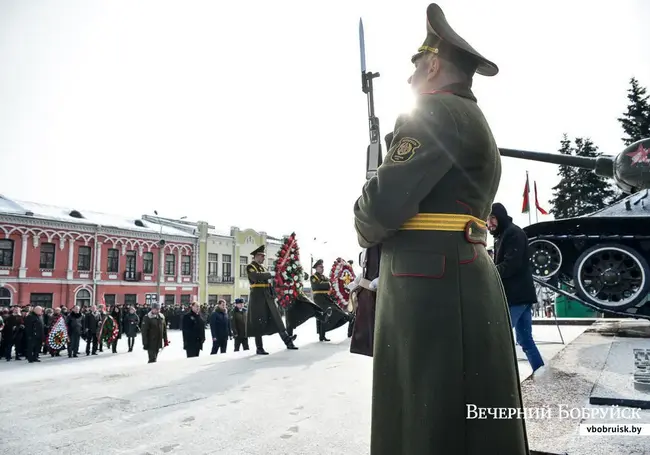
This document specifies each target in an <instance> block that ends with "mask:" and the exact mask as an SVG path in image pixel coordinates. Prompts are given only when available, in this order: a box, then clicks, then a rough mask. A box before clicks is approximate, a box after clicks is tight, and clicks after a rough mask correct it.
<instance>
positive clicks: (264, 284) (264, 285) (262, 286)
mask: <svg viewBox="0 0 650 455" xmlns="http://www.w3.org/2000/svg"><path fill="white" fill-rule="evenodd" d="M269 286H270V284H268V283H255V284H251V287H252V288H268V287H269Z"/></svg>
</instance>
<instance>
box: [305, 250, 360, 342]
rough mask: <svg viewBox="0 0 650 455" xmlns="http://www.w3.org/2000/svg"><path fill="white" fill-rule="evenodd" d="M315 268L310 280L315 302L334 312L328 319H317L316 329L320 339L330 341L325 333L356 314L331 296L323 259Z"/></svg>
mask: <svg viewBox="0 0 650 455" xmlns="http://www.w3.org/2000/svg"><path fill="white" fill-rule="evenodd" d="M313 268H314V269H315V270H316V271H315V272H314V274H313V275H312V276H311V278H310V280H309V281H310V283H311V291H312V294H314V303H316V305H318V306H319V307H321V309H322V310H323V311H331V313H332V315H331V316H330V317H329V319H328V320H327V321H322V320H320V319H317V320H316V330H317V331H318V337H319V340H320V341H330V340H329V339H327V338H326V337H325V334H326V333H327V332H330V331H332V330H334V329H338V328H339V327H341V326H342V325H343V324H345V323H346V322H349V321H351V320H352V319H353V317H354V316H353V315H352V314H351V313H348V312H346V311H344V310H343V309H341V307H340V306H338V305H337V304H336V303H335V302H334V300H333V299H332V297H331V296H330V290H331V289H332V285H331V283H330V280H329V278H327V277H326V276H325V275H323V260H322V259H319V260H317V261H316V262H315V263H314V266H313ZM328 308H329V310H328Z"/></svg>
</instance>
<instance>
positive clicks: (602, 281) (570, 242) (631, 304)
mask: <svg viewBox="0 0 650 455" xmlns="http://www.w3.org/2000/svg"><path fill="white" fill-rule="evenodd" d="M499 151H500V153H501V155H502V156H505V157H512V158H520V159H525V160H530V161H539V162H544V163H553V164H559V165H564V166H572V167H577V168H582V169H590V170H592V171H594V172H595V173H596V174H597V175H599V176H601V177H606V178H612V179H614V181H615V182H616V184H617V185H618V187H619V188H621V190H623V192H625V193H632V194H631V195H630V196H628V197H627V198H625V199H623V200H620V201H617V202H615V203H614V204H612V205H610V206H608V207H605V208H604V209H601V210H599V211H597V212H595V213H591V214H588V215H584V216H579V217H575V218H568V219H560V220H553V221H543V222H541V223H536V224H533V225H530V226H527V227H525V228H524V231H525V232H526V235H527V236H528V254H529V258H530V262H531V265H532V268H533V274H534V275H535V281H536V282H537V283H538V284H539V285H540V286H543V287H546V288H549V289H552V290H553V291H554V292H557V293H560V294H563V295H565V296H567V297H571V298H573V299H574V300H577V301H578V302H580V303H582V304H583V305H586V306H588V307H590V308H592V309H595V310H597V311H600V312H603V313H608V314H612V315H618V316H622V315H627V316H633V317H640V318H645V319H650V266H649V263H650V229H648V226H650V191H649V189H650V156H649V155H650V139H643V140H641V141H638V142H635V143H634V144H632V145H630V146H628V147H627V148H626V149H625V150H623V152H621V153H619V154H618V155H617V156H598V157H595V158H589V157H580V156H569V155H559V154H555V153H541V152H531V151H526V150H515V149H506V148H503V149H499ZM540 289H541V288H540Z"/></svg>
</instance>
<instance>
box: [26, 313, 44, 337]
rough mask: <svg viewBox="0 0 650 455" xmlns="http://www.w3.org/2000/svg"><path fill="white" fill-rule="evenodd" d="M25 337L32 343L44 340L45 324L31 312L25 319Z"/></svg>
mask: <svg viewBox="0 0 650 455" xmlns="http://www.w3.org/2000/svg"><path fill="white" fill-rule="evenodd" d="M25 336H26V337H27V340H29V341H32V342H36V343H38V342H42V341H43V340H44V339H45V324H44V323H43V318H42V317H41V316H37V315H36V313H34V312H32V313H29V315H28V316H27V317H26V318H25Z"/></svg>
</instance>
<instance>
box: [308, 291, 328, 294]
mask: <svg viewBox="0 0 650 455" xmlns="http://www.w3.org/2000/svg"><path fill="white" fill-rule="evenodd" d="M311 293H312V294H329V293H330V291H311Z"/></svg>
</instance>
